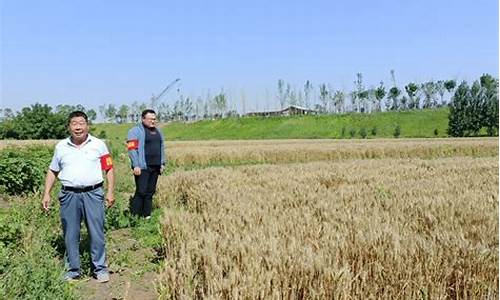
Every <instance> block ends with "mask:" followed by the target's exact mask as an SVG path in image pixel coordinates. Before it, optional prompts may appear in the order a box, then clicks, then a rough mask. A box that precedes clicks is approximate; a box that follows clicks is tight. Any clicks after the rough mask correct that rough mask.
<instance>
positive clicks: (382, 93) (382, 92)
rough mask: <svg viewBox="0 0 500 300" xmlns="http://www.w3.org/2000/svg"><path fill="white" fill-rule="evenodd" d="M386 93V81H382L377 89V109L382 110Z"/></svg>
mask: <svg viewBox="0 0 500 300" xmlns="http://www.w3.org/2000/svg"><path fill="white" fill-rule="evenodd" d="M386 94H387V92H386V91H385V87H384V83H383V82H382V81H381V82H380V85H379V87H378V88H376V89H375V99H377V105H376V111H381V110H382V100H383V99H384V97H385V95H386Z"/></svg>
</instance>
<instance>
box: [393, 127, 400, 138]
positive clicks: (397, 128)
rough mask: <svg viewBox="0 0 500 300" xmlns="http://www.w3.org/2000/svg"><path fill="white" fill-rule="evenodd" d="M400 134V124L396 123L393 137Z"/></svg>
mask: <svg viewBox="0 0 500 300" xmlns="http://www.w3.org/2000/svg"><path fill="white" fill-rule="evenodd" d="M400 136H401V126H399V124H398V125H396V128H394V137H395V138H398V137H400Z"/></svg>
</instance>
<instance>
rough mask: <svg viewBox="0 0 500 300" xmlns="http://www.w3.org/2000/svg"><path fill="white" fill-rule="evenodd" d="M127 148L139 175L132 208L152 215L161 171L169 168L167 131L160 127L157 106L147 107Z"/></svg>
mask: <svg viewBox="0 0 500 300" xmlns="http://www.w3.org/2000/svg"><path fill="white" fill-rule="evenodd" d="M127 149H128V154H129V157H130V163H131V167H132V170H133V173H134V177H135V194H134V197H133V199H132V202H131V211H132V214H133V215H136V216H141V217H145V218H146V219H149V218H150V217H151V209H152V201H153V195H154V193H155V191H156V183H157V181H158V175H160V174H161V173H162V172H163V169H164V168H165V153H164V152H165V151H164V149H165V143H164V140H163V134H162V133H161V131H160V130H158V128H156V113H155V111H154V110H151V109H146V110H145V111H143V112H142V123H141V124H138V125H137V126H135V127H133V128H132V129H130V130H129V132H128V135H127Z"/></svg>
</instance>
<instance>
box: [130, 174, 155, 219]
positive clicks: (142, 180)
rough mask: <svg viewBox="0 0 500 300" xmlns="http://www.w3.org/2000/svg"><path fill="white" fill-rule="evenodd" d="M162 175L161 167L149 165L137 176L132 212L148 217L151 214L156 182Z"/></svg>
mask: <svg viewBox="0 0 500 300" xmlns="http://www.w3.org/2000/svg"><path fill="white" fill-rule="evenodd" d="M158 175H160V167H148V168H147V169H145V170H141V175H139V176H134V177H135V194H134V198H132V203H131V212H132V214H133V215H136V216H141V217H147V216H150V215H151V209H152V205H153V195H154V193H155V191H156V182H157V181H158Z"/></svg>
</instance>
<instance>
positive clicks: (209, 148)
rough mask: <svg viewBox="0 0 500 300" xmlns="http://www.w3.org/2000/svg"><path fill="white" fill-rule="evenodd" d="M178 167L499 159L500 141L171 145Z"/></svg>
mask: <svg viewBox="0 0 500 300" xmlns="http://www.w3.org/2000/svg"><path fill="white" fill-rule="evenodd" d="M167 148H168V149H167V152H168V158H169V160H170V162H171V163H173V164H174V165H175V166H192V165H194V166H200V165H201V166H210V165H228V164H230V165H239V164H253V163H288V162H310V161H325V160H327V161H339V160H343V159H369V158H425V159H429V158H438V157H452V156H476V157H484V156H496V155H498V138H487V139H386V140H259V141H197V142H167Z"/></svg>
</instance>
